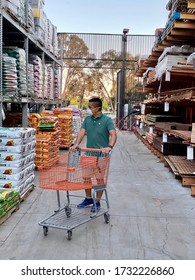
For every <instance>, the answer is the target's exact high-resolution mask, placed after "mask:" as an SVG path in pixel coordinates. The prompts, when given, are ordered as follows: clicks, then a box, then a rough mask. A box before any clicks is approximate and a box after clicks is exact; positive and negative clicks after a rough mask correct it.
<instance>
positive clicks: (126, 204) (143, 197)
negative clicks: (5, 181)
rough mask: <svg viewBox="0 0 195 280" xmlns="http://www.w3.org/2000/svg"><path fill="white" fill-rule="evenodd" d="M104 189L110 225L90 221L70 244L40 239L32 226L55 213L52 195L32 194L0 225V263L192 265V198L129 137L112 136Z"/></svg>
mask: <svg viewBox="0 0 195 280" xmlns="http://www.w3.org/2000/svg"><path fill="white" fill-rule="evenodd" d="M35 183H36V182H35ZM36 184H37V183H36ZM107 187H108V194H109V201H110V215H111V217H110V223H109V224H106V223H105V221H104V217H103V216H100V217H98V218H96V219H93V220H92V221H90V222H88V223H86V224H84V225H81V226H79V227H77V228H75V229H74V230H73V235H72V240H71V241H68V240H67V231H65V230H60V229H53V228H49V232H48V236H44V235H43V228H42V227H41V226H39V225H38V223H39V222H40V221H41V220H43V219H44V218H45V217H47V216H48V215H49V214H51V213H52V212H53V210H55V209H56V206H57V201H56V191H51V190H43V189H39V188H38V187H37V188H35V190H33V192H32V193H31V194H30V195H29V197H27V199H26V200H24V201H23V202H22V203H21V205H20V208H19V210H18V211H16V212H14V213H13V214H12V215H11V216H10V218H9V219H8V220H7V221H6V222H4V223H3V224H2V225H0V259H4V260H10V259H14V260H19V259H20V260H29V259H31V260H49V259H50V260H55V259H59V260H63V259H67V260H96V259H97V260H98V259H99V260H104V259H105V260H111V259H116V260H117V259H119V260H122V259H123V260H124V259H126V260H128V259H134V260H190V259H191V260H194V259H195V198H193V197H191V192H190V189H189V188H184V187H182V185H181V182H180V180H177V179H175V177H174V175H173V173H172V172H170V171H169V169H168V168H166V167H164V164H163V163H162V162H160V161H159V159H158V158H157V157H156V156H154V155H153V154H152V153H151V152H150V151H149V150H148V149H147V147H146V146H145V145H144V144H143V143H142V142H141V141H140V140H138V139H137V137H136V136H135V135H134V134H131V133H129V132H127V133H121V132H119V133H118V141H117V145H116V146H115V149H114V150H113V154H112V158H111V166H110V172H109V180H108V184H107ZM82 194H83V193H82ZM63 195H64V193H63ZM63 197H64V196H63ZM79 202H80V200H79Z"/></svg>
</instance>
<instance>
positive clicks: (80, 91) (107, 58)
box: [58, 33, 136, 111]
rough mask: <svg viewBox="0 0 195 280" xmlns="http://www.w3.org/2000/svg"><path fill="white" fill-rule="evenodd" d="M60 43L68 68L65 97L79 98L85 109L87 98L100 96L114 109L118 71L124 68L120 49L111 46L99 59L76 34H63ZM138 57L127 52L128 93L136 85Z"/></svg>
mask: <svg viewBox="0 0 195 280" xmlns="http://www.w3.org/2000/svg"><path fill="white" fill-rule="evenodd" d="M58 38H59V45H61V44H62V57H63V63H64V67H66V69H67V71H66V82H65V86H64V89H63V96H64V98H65V99H67V100H71V99H74V100H77V101H78V104H79V107H80V108H83V106H84V101H85V100H86V99H88V98H90V97H91V96H99V97H100V98H102V99H103V100H105V101H106V103H107V104H108V107H109V108H110V109H111V110H112V111H114V102H113V100H115V99H116V93H117V73H118V71H120V69H121V68H122V56H121V52H117V51H116V50H114V49H110V50H107V51H105V52H104V53H102V54H101V57H100V59H97V58H96V56H95V54H93V53H90V51H89V48H88V47H87V45H86V43H85V42H84V41H83V39H81V38H80V37H79V36H78V35H76V34H71V35H68V34H66V33H60V36H59V37H58ZM135 65H136V60H135V58H133V57H132V56H131V55H130V54H127V55H126V68H127V69H126V76H127V79H126V80H128V83H126V92H127V93H128V92H131V89H132V88H135V84H136V79H135V74H134V70H135Z"/></svg>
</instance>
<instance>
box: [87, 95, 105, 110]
mask: <svg viewBox="0 0 195 280" xmlns="http://www.w3.org/2000/svg"><path fill="white" fill-rule="evenodd" d="M89 102H94V103H96V104H95V105H96V107H100V108H102V100H101V99H100V98H99V97H92V98H91V99H89Z"/></svg>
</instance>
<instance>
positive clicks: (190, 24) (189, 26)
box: [174, 21, 195, 29]
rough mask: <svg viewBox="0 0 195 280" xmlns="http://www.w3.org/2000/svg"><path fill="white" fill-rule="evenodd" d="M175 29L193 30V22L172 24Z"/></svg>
mask: <svg viewBox="0 0 195 280" xmlns="http://www.w3.org/2000/svg"><path fill="white" fill-rule="evenodd" d="M174 27H175V28H186V29H195V22H179V21H176V22H175V23H174Z"/></svg>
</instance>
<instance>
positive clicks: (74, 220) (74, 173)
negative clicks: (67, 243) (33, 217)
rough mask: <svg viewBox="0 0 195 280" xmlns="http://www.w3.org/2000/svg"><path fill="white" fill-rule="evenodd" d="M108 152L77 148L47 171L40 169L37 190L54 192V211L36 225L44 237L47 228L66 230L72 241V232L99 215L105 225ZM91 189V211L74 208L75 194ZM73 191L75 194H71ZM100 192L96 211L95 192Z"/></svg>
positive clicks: (75, 203)
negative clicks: (62, 197)
mask: <svg viewBox="0 0 195 280" xmlns="http://www.w3.org/2000/svg"><path fill="white" fill-rule="evenodd" d="M110 156H111V153H108V154H105V153H102V151H101V149H90V148H78V149H76V150H75V151H71V150H70V151H69V152H68V153H66V154H64V155H62V156H60V158H59V162H58V163H57V164H56V165H55V166H53V167H51V168H48V169H42V170H40V174H39V187H40V188H43V189H49V190H55V191H56V192H57V203H58V208H57V209H56V210H54V213H53V214H51V215H50V216H49V217H47V218H45V219H44V220H42V221H41V222H39V225H40V226H42V227H43V233H44V235H45V236H47V234H48V228H49V227H51V228H58V229H64V230H67V235H68V240H71V238H72V230H73V229H74V228H76V227H78V226H80V225H82V224H84V223H87V222H89V221H91V220H93V219H94V218H97V217H99V216H101V215H103V216H104V220H105V222H106V223H109V220H110V214H109V201H108V194H107V189H106V185H107V179H108V170H109V164H110ZM85 189H91V190H92V198H93V201H94V205H95V212H94V213H91V212H90V208H81V209H80V208H77V204H78V201H77V200H78V197H79V198H81V197H82V196H81V195H80V194H79V191H81V190H85ZM61 191H66V202H65V204H64V206H61V199H60V193H61ZM75 191H77V192H76V193H75ZM97 191H103V194H104V195H102V198H101V205H102V207H101V208H100V209H98V210H97V208H96V203H95V198H96V192H97Z"/></svg>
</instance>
